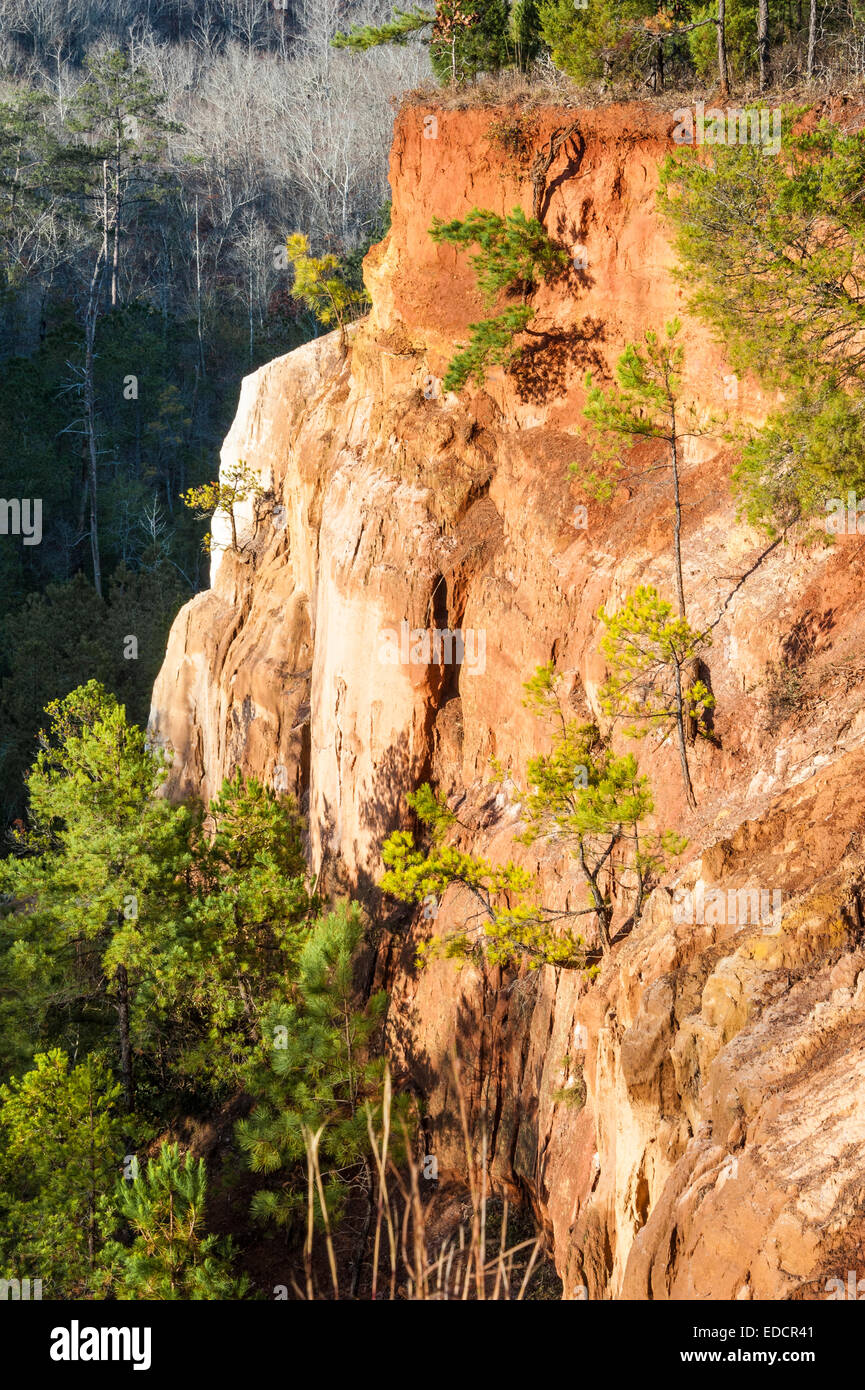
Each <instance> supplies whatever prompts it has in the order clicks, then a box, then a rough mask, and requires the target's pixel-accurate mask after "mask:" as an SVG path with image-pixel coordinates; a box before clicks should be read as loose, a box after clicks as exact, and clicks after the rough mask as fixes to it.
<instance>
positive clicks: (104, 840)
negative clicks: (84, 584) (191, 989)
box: [0, 681, 189, 1100]
mask: <svg viewBox="0 0 865 1390" xmlns="http://www.w3.org/2000/svg"><path fill="white" fill-rule="evenodd" d="M47 713H48V716H49V725H48V728H47V729H46V730H45V731H44V733H43V735H42V745H43V746H42V749H41V751H40V753H39V754H38V756H37V758H36V761H35V763H34V765H33V768H32V769H31V771H30V773H29V775H28V777H27V792H28V800H29V818H30V825H29V827H28V828H25V829H24V830H20V831H18V832H16V834H15V836H14V839H13V853H12V855H11V856H10V857H9V858H8V859H6V860H5V861H3V862H2V863H0V887H2V889H3V891H4V892H5V893H7V894H8V895H9V898H8V902H7V907H6V910H5V912H4V915H3V917H2V920H0V954H2V957H3V962H4V968H5V972H6V978H7V979H8V980H9V982H10V985H11V992H12V994H13V995H14V994H15V992H16V991H17V992H18V997H19V999H20V1001H21V1004H20V1008H19V1009H18V1010H17V1011H14V1010H13V1007H12V1004H11V1002H10V1001H8V1000H7V1001H6V1007H7V1010H9V1011H10V1012H12V1013H13V1017H14V1018H15V1028H14V1033H15V1035H16V1037H17V1040H18V1046H19V1048H21V1047H23V1046H26V1044H27V1043H28V1042H29V1044H30V1046H31V1047H32V1046H35V1045H36V1044H37V1043H38V1042H39V1041H40V1040H41V1039H42V1038H43V1037H44V1036H45V1035H46V1033H47V1034H51V1035H53V1036H54V1037H55V1038H56V1039H57V1040H59V1041H65V1042H66V1044H67V1045H68V1046H70V1047H73V1046H75V1045H77V1044H78V1043H80V1041H81V1038H82V1036H83V1037H84V1038H87V1039H91V1040H92V1039H94V1038H95V1037H96V1036H98V1035H100V1034H102V1033H104V1031H105V1029H106V1026H107V1025H108V1023H109V1022H110V1021H111V1020H112V1019H113V1020H114V1021H115V1026H116V1028H117V1030H118V1046H119V1054H116V1055H117V1057H118V1064H119V1065H121V1066H122V1067H123V1069H124V1072H125V1080H126V1086H127V1099H128V1100H129V1099H130V1097H131V1086H132V1078H131V1036H132V1032H133V1031H134V1028H135V1017H136V1015H137V1016H139V1017H143V1018H146V1016H147V1012H148V1007H149V1005H150V1003H151V1002H152V1001H153V1000H154V999H155V998H157V997H158V996H159V993H160V991H161V990H162V989H163V988H164V986H165V984H166V982H167V978H168V975H169V974H170V972H171V970H172V965H173V962H174V961H175V960H176V958H177V956H178V955H179V954H182V948H181V947H180V944H179V941H178V930H177V925H176V916H177V914H176V913H175V912H174V910H173V909H174V905H175V902H176V892H177V881H176V874H177V869H178V866H180V865H182V863H183V844H184V839H185V835H186V833H187V829H188V823H189V813H188V812H186V811H184V810H183V809H177V808H173V807H172V806H170V804H169V803H168V802H167V801H165V800H164V799H163V798H161V797H158V796H157V795H156V792H157V790H158V788H159V786H160V784H161V782H162V780H163V778H164V776H165V769H164V766H163V764H162V762H161V759H160V758H159V756H158V755H157V754H156V753H155V752H154V751H153V750H152V749H151V748H149V747H148V745H147V742H146V739H145V736H144V734H143V733H142V731H141V730H140V729H138V728H137V727H136V726H134V725H130V724H128V723H127V720H126V713H125V710H124V708H123V706H122V705H121V704H119V702H118V701H117V700H116V699H115V698H114V697H113V696H111V695H109V694H108V692H107V691H105V689H104V688H103V687H102V686H100V685H99V684H98V683H97V682H96V681H90V682H89V683H88V684H87V685H86V686H82V687H80V688H79V689H78V690H75V691H73V692H72V694H71V695H69V696H67V697H66V699H65V700H61V701H57V702H55V703H54V704H52V705H51V706H49V708H48V711H47ZM25 1001H26V1002H25Z"/></svg>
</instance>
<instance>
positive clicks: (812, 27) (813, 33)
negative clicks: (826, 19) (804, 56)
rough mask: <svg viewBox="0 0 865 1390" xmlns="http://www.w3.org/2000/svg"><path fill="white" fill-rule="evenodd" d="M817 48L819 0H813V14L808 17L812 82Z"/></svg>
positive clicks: (809, 73)
mask: <svg viewBox="0 0 865 1390" xmlns="http://www.w3.org/2000/svg"><path fill="white" fill-rule="evenodd" d="M816 49H817V0H811V14H810V17H809V19H808V70H807V76H808V81H809V82H810V80H811V78H812V77H813V76H814V55H815V52H816Z"/></svg>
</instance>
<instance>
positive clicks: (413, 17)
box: [332, 0, 536, 83]
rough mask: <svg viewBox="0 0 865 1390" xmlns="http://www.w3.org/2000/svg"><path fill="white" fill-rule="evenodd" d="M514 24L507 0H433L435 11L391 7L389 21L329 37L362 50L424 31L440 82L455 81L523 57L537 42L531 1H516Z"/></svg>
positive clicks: (402, 40) (337, 43)
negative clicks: (391, 12) (392, 10)
mask: <svg viewBox="0 0 865 1390" xmlns="http://www.w3.org/2000/svg"><path fill="white" fill-rule="evenodd" d="M513 24H514V27H513V28H512V27H511V17H510V16H509V13H508V3H507V0H436V4H435V10H434V11H431V10H426V9H422V8H421V7H420V6H418V5H416V6H414V8H413V9H411V10H395V11H394V15H393V19H392V20H391V21H390V22H389V23H386V24H379V25H373V24H366V25H361V26H358V27H355V28H354V29H352V30H351V31H350V33H348V34H337V35H336V36H335V37H334V39H333V41H332V42H333V44H334V47H336V48H352V49H355V50H357V51H360V52H363V51H365V50H366V49H369V48H375V47H377V46H378V45H380V44H385V43H405V42H406V41H407V40H408V39H410V38H412V37H414V36H416V35H422V36H424V37H425V38H426V41H427V42H428V43H429V45H430V60H431V62H432V68H433V72H434V73H435V75H436V77H437V78H438V79H439V81H440V82H443V83H444V82H449V83H459V82H465V81H467V80H470V79H471V78H473V77H477V76H478V74H479V73H482V72H498V71H499V69H500V68H504V67H510V66H512V65H513V64H514V63H515V62H516V63H517V64H518V65H522V64H523V63H524V62H525V61H527V58H528V56H531V53H532V50H533V49H534V47H535V45H536V25H535V23H534V16H533V4H532V3H531V0H529V2H528V3H527V0H520V3H519V4H518V6H517V12H516V14H515V16H514V20H513Z"/></svg>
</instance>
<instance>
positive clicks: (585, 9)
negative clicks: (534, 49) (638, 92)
mask: <svg viewBox="0 0 865 1390" xmlns="http://www.w3.org/2000/svg"><path fill="white" fill-rule="evenodd" d="M659 8H660V7H659V5H658V4H657V3H656V0H591V3H590V4H588V5H586V6H581V7H580V8H577V7H576V6H575V5H574V3H573V0H540V4H539V7H538V13H539V17H540V28H541V35H542V37H543V40H544V42H545V43H546V44H547V46H548V48H549V49H550V52H551V54H552V59H553V62H554V63H555V65H556V67H557V68H561V70H562V71H563V72H566V73H567V74H568V76H569V77H573V78H574V80H575V81H576V82H581V83H583V82H591V81H593V80H595V79H597V78H599V77H600V78H603V80H604V82H605V83H607V82H610V81H612V79H613V78H614V77H616V76H619V75H622V74H628V73H630V74H632V75H633V74H634V73H636V72H637V71H639V69H640V67H641V66H642V63H643V61H644V58H643V54H644V51H645V45H644V44H642V45H641V44H640V42H639V40H640V39H641V38H642V37H643V36H644V35H645V32H646V30H645V20H646V19H648V18H649V17H651V16H653V15H654V14H655V13H656V11H657V10H658V9H659Z"/></svg>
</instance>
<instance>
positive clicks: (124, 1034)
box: [114, 965, 135, 1113]
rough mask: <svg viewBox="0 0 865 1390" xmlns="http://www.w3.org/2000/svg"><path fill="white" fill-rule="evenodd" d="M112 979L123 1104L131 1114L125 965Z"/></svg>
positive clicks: (133, 1103) (119, 967)
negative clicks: (115, 998) (114, 990)
mask: <svg viewBox="0 0 865 1390" xmlns="http://www.w3.org/2000/svg"><path fill="white" fill-rule="evenodd" d="M114 979H115V982H116V984H117V1027H118V1032H119V1034H120V1075H121V1077H122V1080H123V1103H124V1106H125V1107H126V1111H127V1113H131V1111H132V1109H133V1107H134V1105H135V1088H134V1085H133V1080H132V1045H131V1043H130V1040H129V976H128V975H127V973H126V966H125V965H118V967H117V970H116V972H115V976H114Z"/></svg>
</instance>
